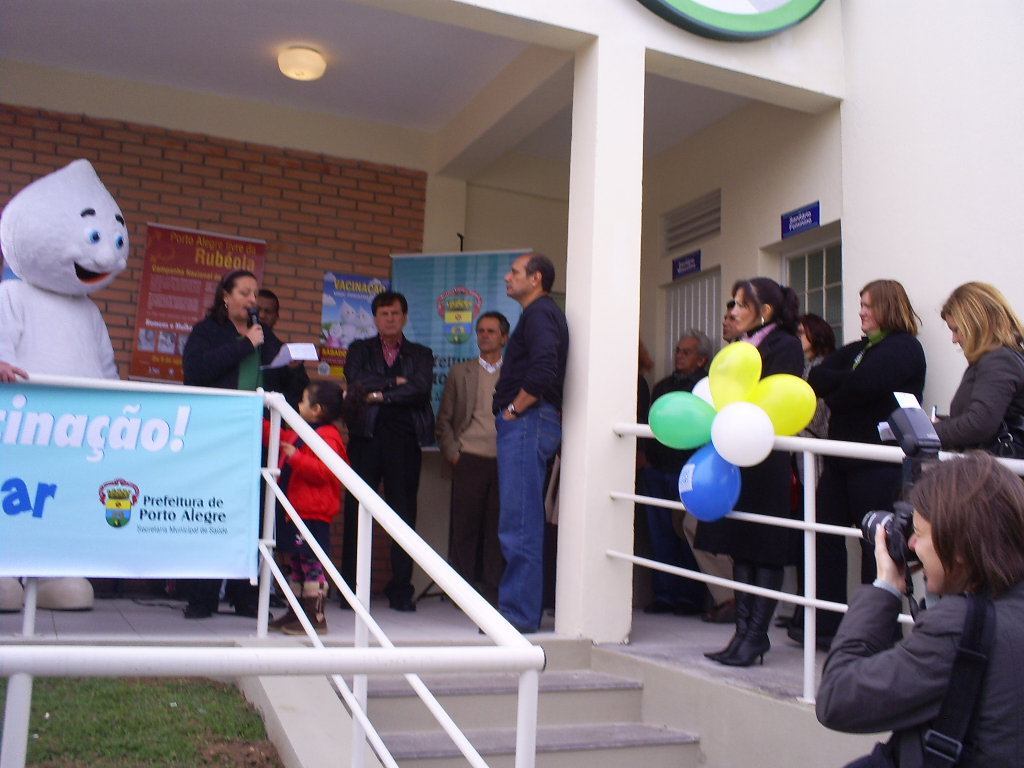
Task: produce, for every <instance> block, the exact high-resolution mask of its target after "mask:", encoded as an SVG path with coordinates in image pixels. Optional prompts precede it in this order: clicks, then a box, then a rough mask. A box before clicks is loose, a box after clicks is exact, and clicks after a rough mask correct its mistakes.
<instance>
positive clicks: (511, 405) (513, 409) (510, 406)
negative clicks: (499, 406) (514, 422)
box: [505, 403, 519, 419]
mask: <svg viewBox="0 0 1024 768" xmlns="http://www.w3.org/2000/svg"><path fill="white" fill-rule="evenodd" d="M505 412H506V413H508V415H509V416H511V417H512V418H513V419H514V418H516V417H517V416H519V411H517V410H516V404H515V403H509V404H508V408H506V409H505Z"/></svg>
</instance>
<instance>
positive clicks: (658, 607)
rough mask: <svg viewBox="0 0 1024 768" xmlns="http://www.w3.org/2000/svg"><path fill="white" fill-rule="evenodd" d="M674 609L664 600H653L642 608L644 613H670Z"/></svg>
mask: <svg viewBox="0 0 1024 768" xmlns="http://www.w3.org/2000/svg"><path fill="white" fill-rule="evenodd" d="M674 611H675V607H674V606H672V605H670V604H668V603H666V602H665V601H664V600H655V601H654V602H652V603H648V604H647V606H646V607H645V608H644V613H672V612H674Z"/></svg>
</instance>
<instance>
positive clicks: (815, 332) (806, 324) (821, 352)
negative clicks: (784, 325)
mask: <svg viewBox="0 0 1024 768" xmlns="http://www.w3.org/2000/svg"><path fill="white" fill-rule="evenodd" d="M797 322H798V323H799V324H800V325H802V326H803V329H804V335H805V336H806V337H807V341H808V342H810V345H811V352H812V354H813V355H814V357H828V356H829V355H831V354H832V353H833V352H835V351H836V332H835V331H833V330H832V326H831V325H829V324H828V321H827V320H825V318H824V317H822V316H821V315H815V314H814V313H808V314H806V315H800V318H799V319H798V320H797Z"/></svg>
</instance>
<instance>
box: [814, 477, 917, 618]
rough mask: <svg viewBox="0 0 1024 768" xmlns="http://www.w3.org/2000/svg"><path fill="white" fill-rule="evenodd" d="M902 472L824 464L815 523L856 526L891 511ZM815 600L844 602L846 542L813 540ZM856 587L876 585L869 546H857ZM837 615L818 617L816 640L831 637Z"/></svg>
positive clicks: (826, 536)
mask: <svg viewBox="0 0 1024 768" xmlns="http://www.w3.org/2000/svg"><path fill="white" fill-rule="evenodd" d="M901 482H902V469H901V467H900V466H899V465H898V464H877V463H864V462H851V461H848V460H844V459H826V460H825V469H824V471H823V472H822V474H821V479H820V480H819V481H818V495H817V506H818V512H817V519H818V522H819V523H827V524H829V525H843V526H859V525H860V521H861V520H862V519H863V517H864V515H865V513H867V512H870V511H871V510H876V509H878V510H891V509H892V505H893V502H894V501H896V499H897V498H898V497H899V493H900V483H901ZM817 556H818V568H817V577H818V597H819V598H820V599H822V600H832V601H835V602H837V603H845V602H846V539H845V538H844V537H842V536H831V535H829V534H820V533H819V534H818V536H817ZM860 570H861V583H862V584H870V583H871V582H872V581H874V580H875V576H876V573H875V553H874V545H868V544H867V543H866V542H863V541H862V542H861V569H860ZM841 619H842V614H839V613H834V612H832V611H821V610H819V611H818V636H819V637H821V636H831V635H834V634H835V633H836V630H837V629H838V628H839V622H840V620H841Z"/></svg>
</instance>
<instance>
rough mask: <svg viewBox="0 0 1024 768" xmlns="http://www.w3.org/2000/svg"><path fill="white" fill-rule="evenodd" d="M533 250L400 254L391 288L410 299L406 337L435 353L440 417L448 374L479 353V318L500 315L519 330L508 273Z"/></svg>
mask: <svg viewBox="0 0 1024 768" xmlns="http://www.w3.org/2000/svg"><path fill="white" fill-rule="evenodd" d="M524 253H530V251H529V250H518V251H486V252H476V253H430V254H396V255H393V256H392V259H393V260H394V263H393V265H392V272H391V283H392V286H393V288H394V290H396V291H398V292H399V293H402V294H404V295H405V297H406V298H407V299H408V300H409V323H408V325H406V327H405V335H406V336H407V337H408V338H409V339H411V340H412V341H415V342H417V343H418V344H425V345H426V346H428V347H430V348H431V349H432V350H433V351H434V387H433V391H432V393H431V403H432V404H433V406H434V411H435V413H436V412H437V408H438V406H439V405H440V404H441V393H442V392H443V391H444V382H445V379H447V378H448V371H449V370H450V369H451V367H452V366H453V365H455V364H456V363H460V362H462V361H463V360H470V359H472V358H475V357H476V356H477V355H478V354H479V350H478V349H477V346H476V319H477V318H478V317H480V315H481V314H482V313H484V312H494V311H497V312H501V313H502V314H503V315H505V317H507V318H508V321H509V322H510V323H511V324H512V327H513V328H514V327H515V324H516V322H517V321H518V320H519V315H520V314H521V313H522V308H521V307H520V306H519V303H518V302H517V301H515V300H514V299H510V298H509V297H508V296H506V295H505V280H504V277H505V273H506V272H508V270H509V267H511V266H512V262H514V261H515V260H516V259H517V258H519V257H520V256H522V255H523V254H524Z"/></svg>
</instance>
